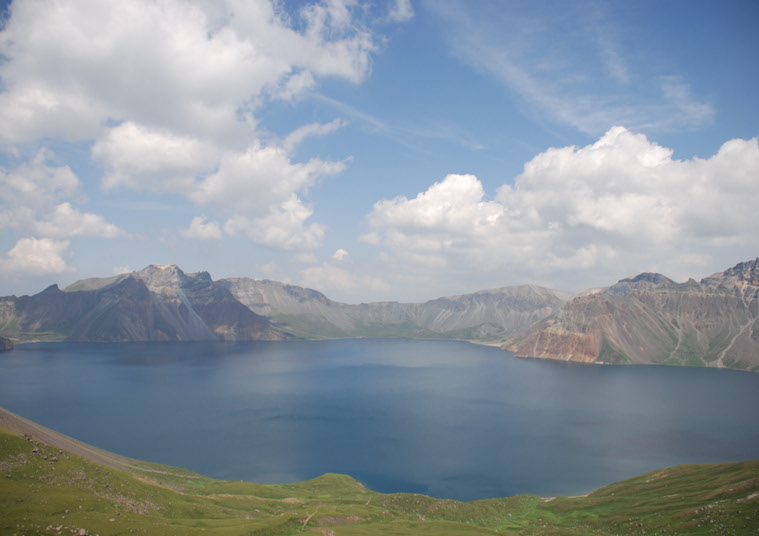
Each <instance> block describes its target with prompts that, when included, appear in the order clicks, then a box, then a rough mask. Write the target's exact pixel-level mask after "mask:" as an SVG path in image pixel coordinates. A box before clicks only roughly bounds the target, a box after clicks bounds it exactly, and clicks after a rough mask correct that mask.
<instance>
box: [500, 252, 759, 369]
mask: <svg viewBox="0 0 759 536" xmlns="http://www.w3.org/2000/svg"><path fill="white" fill-rule="evenodd" d="M502 348H503V349H505V350H508V351H511V352H513V353H514V354H515V355H516V356H518V357H535V358H545V359H557V360H563V361H577V362H583V363H622V364H665V365H696V366H712V367H720V368H721V367H729V368H738V369H744V370H753V371H759V258H757V259H755V260H753V261H748V262H742V263H739V264H737V265H736V266H734V267H733V268H729V269H728V270H725V271H724V272H721V273H716V274H712V275H711V276H708V277H705V278H703V279H702V280H701V281H700V282H697V281H695V280H693V279H690V280H688V281H686V282H685V283H675V282H673V281H672V280H670V279H669V278H666V277H664V276H661V275H660V274H641V276H636V277H635V278H628V279H623V280H620V281H619V282H618V283H617V284H615V285H612V286H611V287H608V288H607V289H605V290H603V291H601V292H598V293H594V294H589V295H583V296H577V297H575V298H573V299H572V300H570V301H568V302H567V303H566V304H565V305H564V306H563V307H562V309H561V310H560V311H559V312H558V313H557V314H555V315H553V316H551V317H549V318H547V319H546V320H544V321H542V322H541V323H539V324H537V325H535V326H533V327H532V328H531V329H530V330H528V331H527V332H525V333H523V334H521V335H519V336H517V337H515V338H514V339H513V340H512V341H510V342H508V343H506V344H504V345H503V346H502Z"/></svg>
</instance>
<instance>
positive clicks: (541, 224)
mask: <svg viewBox="0 0 759 536" xmlns="http://www.w3.org/2000/svg"><path fill="white" fill-rule="evenodd" d="M757 203H759V144H758V143H757V140H756V139H752V140H741V139H735V140H731V141H729V142H727V143H725V144H724V145H723V146H722V148H721V149H720V150H719V152H718V153H717V154H716V155H714V156H712V157H711V158H708V159H701V158H693V159H691V160H686V161H680V160H675V159H673V158H672V151H671V150H670V149H667V148H664V147H661V146H660V145H658V144H656V143H653V142H651V141H649V140H648V139H647V138H646V137H645V136H643V135H641V134H634V133H632V132H630V131H628V130H627V129H625V128H622V127H614V128H612V129H610V130H609V131H608V132H607V133H606V134H605V135H604V136H602V137H601V138H600V139H599V140H598V141H597V142H596V143H594V144H592V145H588V146H586V147H575V146H572V147H562V148H552V149H549V150H547V151H545V152H543V153H541V154H539V155H537V156H536V157H535V158H533V159H532V160H531V161H530V162H528V163H527V164H526V165H525V167H524V171H523V173H522V174H520V175H519V176H518V177H517V178H516V179H515V181H514V184H513V185H511V184H504V185H503V186H501V187H500V188H499V189H498V191H497V193H496V195H495V197H494V198H493V199H488V197H487V195H486V193H485V191H484V189H483V186H482V183H481V182H480V181H479V180H478V179H477V178H476V177H474V176H472V175H449V176H447V177H446V178H445V179H444V180H443V181H441V182H439V183H435V184H433V185H432V186H431V187H430V188H429V189H428V190H427V191H425V192H421V193H420V194H418V195H417V196H416V197H415V198H413V199H407V198H406V197H398V198H395V199H392V200H385V201H380V202H378V203H376V204H375V205H374V208H373V210H372V212H371V213H370V214H369V215H368V216H367V221H368V223H369V225H370V227H371V229H372V230H371V231H370V232H369V233H367V234H365V235H364V236H363V237H362V239H363V240H364V241H365V242H368V243H371V244H375V245H378V246H381V247H383V248H387V249H388V250H391V251H392V252H393V254H394V256H395V258H398V259H403V260H406V261H408V262H414V263H415V264H417V265H420V266H425V265H426V266H430V267H437V268H440V267H449V268H453V267H455V266H465V265H470V266H471V265H472V263H476V266H478V267H479V268H480V269H487V268H490V269H503V268H506V267H508V268H510V269H513V270H517V271H520V272H521V273H524V274H527V273H530V272H532V273H536V272H544V273H545V272H546V271H551V270H557V269H559V270H563V269H567V270H577V269H585V270H593V269H599V268H603V267H604V266H607V265H608V266H611V265H618V263H619V261H620V260H621V259H629V260H630V267H631V269H632V264H633V263H634V262H636V263H638V264H639V265H640V266H643V268H644V269H650V267H651V266H657V265H658V264H659V263H658V259H659V258H660V257H664V255H662V253H663V252H664V251H666V252H668V253H669V255H668V256H669V257H670V258H671V257H672V255H671V253H672V252H680V253H682V255H683V257H682V258H686V257H685V256H687V255H690V256H691V257H690V258H691V259H695V260H697V261H698V262H700V260H702V259H703V255H702V251H703V248H705V247H707V246H709V247H716V248H719V247H725V246H734V245H743V246H749V247H754V248H756V247H757V246H759V237H757V236H756V233H755V230H754V229H753V228H750V226H747V225H746V222H747V221H753V219H754V212H755V207H756V206H757ZM646 264H647V266H648V267H646Z"/></svg>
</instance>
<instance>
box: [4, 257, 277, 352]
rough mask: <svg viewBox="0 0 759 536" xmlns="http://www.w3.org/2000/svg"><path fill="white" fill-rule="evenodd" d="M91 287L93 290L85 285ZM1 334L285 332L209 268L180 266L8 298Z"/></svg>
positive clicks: (95, 336)
mask: <svg viewBox="0 0 759 536" xmlns="http://www.w3.org/2000/svg"><path fill="white" fill-rule="evenodd" d="M101 283H102V284H101ZM83 287H86V288H89V289H90V290H77V289H78V288H83ZM0 332H2V333H3V334H4V335H6V336H9V337H14V338H17V339H20V340H30V339H31V340H35V339H36V340H74V341H113V342H126V341H198V340H261V339H263V340H280V339H282V338H283V336H282V335H281V334H280V333H279V332H277V331H276V330H275V329H274V328H272V326H271V324H270V322H269V321H268V319H266V318H264V317H261V316H259V315H257V314H255V313H254V312H252V311H251V310H250V309H248V308H247V307H245V306H244V305H242V304H241V303H239V302H238V301H237V300H236V299H235V298H234V297H233V296H232V295H231V294H230V293H229V291H228V290H226V289H225V288H224V287H222V286H220V285H217V284H215V283H214V282H213V281H212V280H211V278H210V276H209V275H208V274H207V273H200V274H185V273H184V272H182V271H181V270H180V269H179V268H177V267H176V266H149V267H148V268H145V269H144V270H142V271H139V272H133V273H131V274H128V275H125V276H121V277H117V278H111V279H109V280H100V281H97V280H89V282H88V283H87V284H86V285H82V284H79V285H75V286H74V290H72V291H67V292H64V291H61V290H60V289H59V288H58V286H57V285H53V286H51V287H49V288H47V289H45V290H44V291H43V292H40V293H39V294H36V295H34V296H22V297H20V298H16V297H14V296H11V297H7V298H3V299H2V301H0Z"/></svg>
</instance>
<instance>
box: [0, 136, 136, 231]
mask: <svg viewBox="0 0 759 536" xmlns="http://www.w3.org/2000/svg"><path fill="white" fill-rule="evenodd" d="M53 158H54V156H53V154H52V153H51V152H50V151H46V150H41V151H39V152H38V153H37V155H36V156H35V157H34V158H32V159H31V160H30V161H27V162H24V163H22V164H20V165H19V166H17V167H16V168H14V169H11V170H5V169H2V168H0V230H13V231H16V232H18V233H20V234H25V233H31V234H34V235H35V236H38V237H45V238H71V237H75V236H99V237H104V238H114V237H117V236H124V235H126V233H125V232H124V231H123V230H122V229H120V228H118V227H117V226H116V225H114V224H112V223H109V222H107V221H106V220H105V219H104V218H103V217H102V216H99V215H97V214H91V213H84V212H80V211H79V210H78V209H76V208H75V207H74V206H73V205H72V203H71V201H67V200H66V199H74V200H80V201H83V200H84V198H83V196H82V195H81V192H80V190H81V183H80V181H79V179H78V178H77V177H76V175H75V174H74V173H73V172H72V171H71V169H70V168H69V167H68V166H55V165H50V160H52V159H53Z"/></svg>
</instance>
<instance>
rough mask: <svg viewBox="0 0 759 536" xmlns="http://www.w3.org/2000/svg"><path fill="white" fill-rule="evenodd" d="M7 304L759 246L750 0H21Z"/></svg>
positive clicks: (451, 284) (506, 276)
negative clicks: (41, 296) (195, 284)
mask: <svg viewBox="0 0 759 536" xmlns="http://www.w3.org/2000/svg"><path fill="white" fill-rule="evenodd" d="M0 12H1V13H2V15H0V17H1V21H2V22H0V25H1V26H0V295H2V296H6V295H11V294H13V295H17V296H20V295H24V294H35V293H37V292H40V291H41V290H43V289H44V288H46V287H47V286H49V285H51V284H58V285H59V286H60V287H61V288H64V287H65V286H67V285H69V284H71V283H73V282H75V281H77V280H79V279H84V278H89V277H109V276H111V275H114V274H119V273H124V272H129V271H132V270H139V269H142V268H144V267H146V266H148V265H150V264H176V265H178V266H179V267H180V268H181V269H182V270H184V271H185V272H188V273H192V272H197V271H207V272H209V273H210V274H211V276H212V277H213V278H214V279H221V278H226V277H251V278H255V279H272V280H276V281H282V282H286V283H291V284H296V285H301V286H306V287H309V288H313V289H316V290H319V291H321V292H323V293H325V294H326V295H327V296H328V297H330V298H332V299H334V300H338V301H342V302H347V303H360V302H370V301H384V300H388V301H401V302H419V301H426V300H429V299H434V298H437V297H440V296H452V295H458V294H464V293H469V292H474V291H477V290H481V289H490V288H498V287H504V286H510V285H521V284H535V285H541V286H545V287H549V288H554V289H559V290H566V291H580V290H584V289H588V288H598V287H602V286H607V285H610V284H613V283H615V282H616V281H617V280H619V279H621V278H624V277H629V276H634V275H636V274H638V273H641V272H659V273H662V274H664V275H667V276H668V277H670V278H672V279H674V280H676V281H686V280H687V279H688V278H690V277H693V278H694V279H697V280H698V279H700V278H701V277H705V276H708V275H710V274H712V273H715V272H718V271H723V270H725V269H727V268H729V267H732V266H733V265H735V264H737V263H738V262H742V261H747V260H753V259H754V258H756V257H757V256H759V216H757V207H759V144H758V142H757V136H759V101H758V100H757V96H758V95H759V93H757V91H758V90H757V88H759V32H757V31H756V28H758V27H759V3H757V2H756V1H754V0H732V1H717V0H714V1H709V0H667V1H665V2H662V1H660V0H639V1H636V2H628V1H612V0H589V1H586V2H565V1H563V0H562V1H551V0H543V1H539V2H535V1H531V0H387V1H382V0H374V1H364V0H118V1H103V0H12V1H11V2H8V1H3V0H0Z"/></svg>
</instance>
